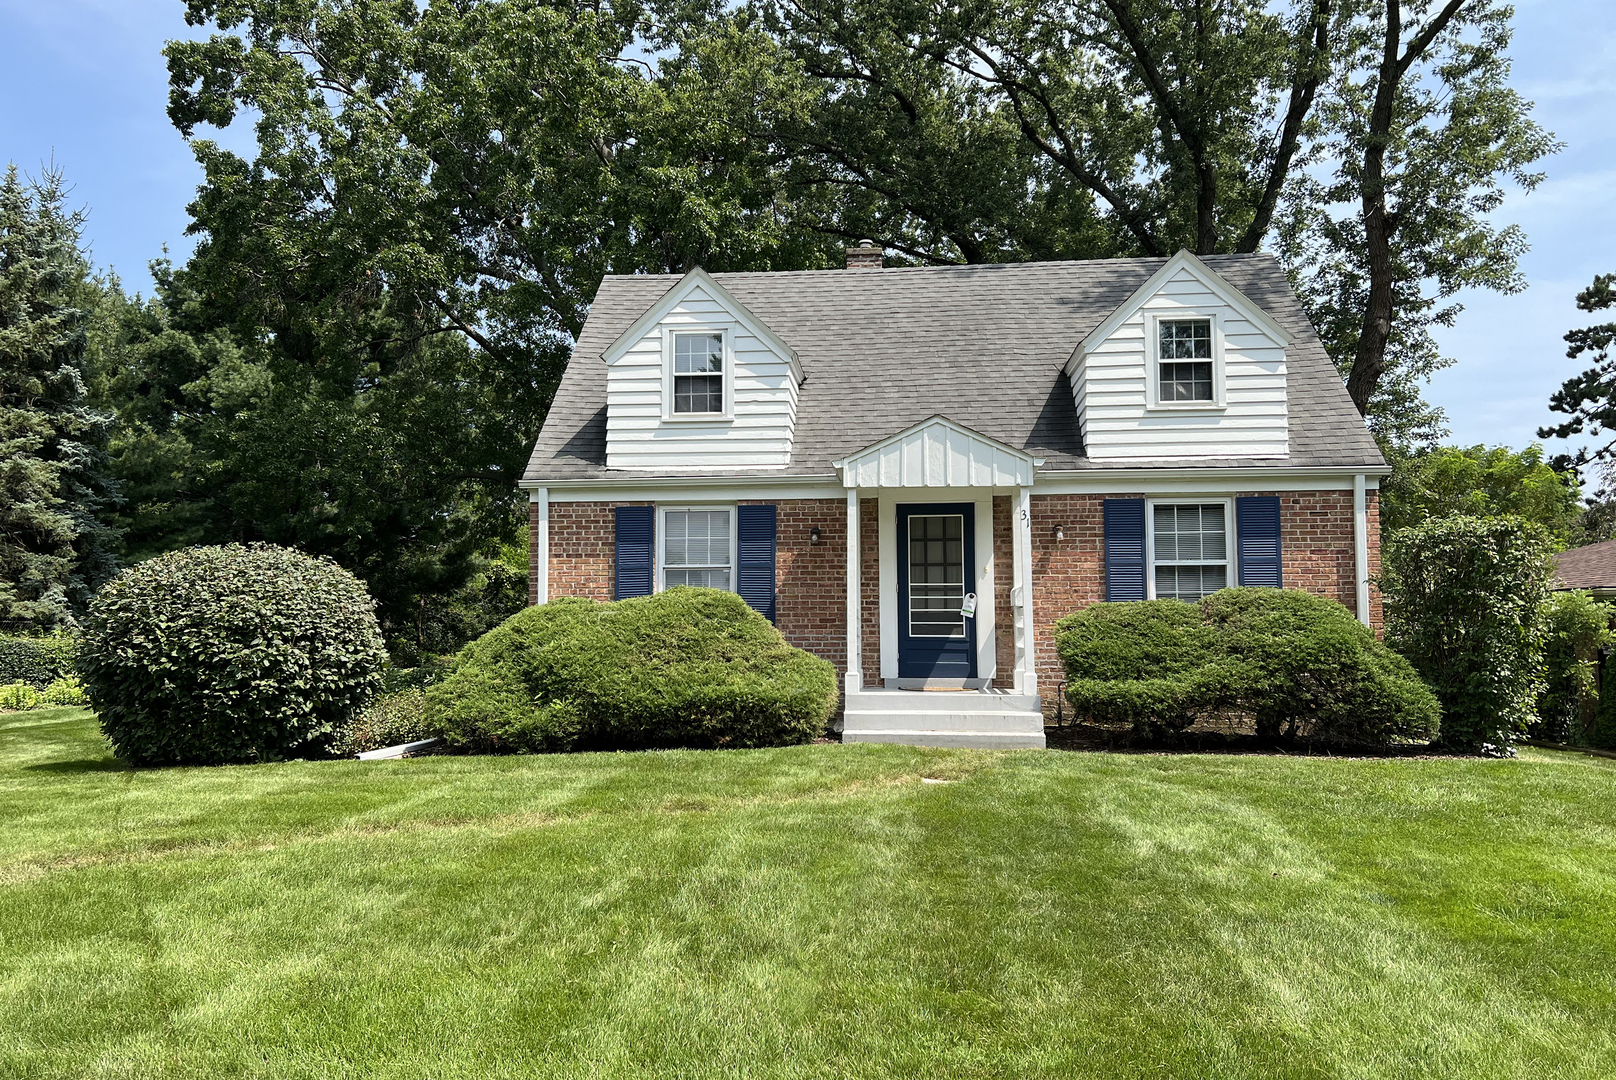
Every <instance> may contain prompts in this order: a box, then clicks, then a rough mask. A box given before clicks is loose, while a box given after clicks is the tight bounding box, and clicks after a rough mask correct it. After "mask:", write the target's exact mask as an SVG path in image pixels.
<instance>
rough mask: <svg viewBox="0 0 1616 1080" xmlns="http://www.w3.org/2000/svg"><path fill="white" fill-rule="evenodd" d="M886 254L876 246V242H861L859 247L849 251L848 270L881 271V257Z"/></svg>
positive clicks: (851, 248)
mask: <svg viewBox="0 0 1616 1080" xmlns="http://www.w3.org/2000/svg"><path fill="white" fill-rule="evenodd" d="M883 254H884V252H883V251H882V250H881V249H880V248H878V247H876V246H875V243H874V241H871V240H860V241H859V242H858V247H850V248H848V249H847V268H848V269H849V270H879V269H881V256H882V255H883Z"/></svg>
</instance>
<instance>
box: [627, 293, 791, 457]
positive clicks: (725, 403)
mask: <svg viewBox="0 0 1616 1080" xmlns="http://www.w3.org/2000/svg"><path fill="white" fill-rule="evenodd" d="M602 357H603V359H604V360H605V361H606V467H607V468H609V469H647V470H655V471H657V472H667V471H678V470H680V469H706V470H711V469H714V468H734V469H783V468H785V467H786V466H787V465H789V464H790V463H791V439H792V429H793V427H794V426H795V424H796V419H797V388H798V386H799V385H800V384H801V382H802V368H801V365H800V364H799V363H798V360H797V354H796V352H795V351H794V350H793V349H792V348H791V346H789V345H787V344H786V343H785V342H784V341H782V340H781V339H780V337H779V336H778V335H777V334H775V333H774V332H773V331H772V330H770V329H769V328H768V327H767V326H765V325H764V324H763V322H762V321H761V320H760V319H758V318H757V317H756V316H755V315H753V314H752V313H751V312H750V311H748V310H747V309H746V306H745V305H744V304H742V303H741V302H740V301H739V300H737V299H736V298H735V297H734V295H733V294H731V293H730V292H729V290H727V289H725V288H724V287H723V286H722V285H720V284H719V283H718V282H717V281H715V280H713V278H712V275H710V274H708V273H707V272H706V271H705V270H702V269H700V268H699V267H698V268H697V269H695V270H692V271H690V273H688V274H686V275H685V276H684V277H682V278H680V279H679V282H678V283H677V284H676V285H674V287H673V288H672V289H670V290H668V292H667V294H666V295H664V296H663V297H662V299H661V300H659V301H657V302H656V304H654V305H652V307H651V309H650V310H649V311H647V312H646V313H645V314H644V315H642V316H640V318H639V319H637V320H636V321H635V323H634V325H633V326H630V327H629V328H628V330H627V331H625V332H624V333H623V336H622V337H620V338H618V339H617V340H616V341H615V342H613V343H612V345H611V347H610V348H608V349H607V350H606V352H605V353H603V354H602Z"/></svg>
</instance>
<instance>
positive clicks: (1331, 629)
mask: <svg viewBox="0 0 1616 1080" xmlns="http://www.w3.org/2000/svg"><path fill="white" fill-rule="evenodd" d="M1200 606H1201V611H1202V614H1203V615H1204V616H1205V618H1206V620H1207V623H1208V625H1209V626H1210V627H1211V628H1212V630H1213V631H1214V633H1215V635H1216V638H1217V641H1218V645H1219V648H1220V650H1221V651H1222V654H1223V657H1224V660H1223V662H1222V664H1220V665H1219V667H1220V669H1221V671H1222V673H1223V679H1224V680H1225V681H1224V683H1223V691H1224V694H1225V695H1226V700H1227V701H1229V702H1230V703H1231V704H1232V706H1233V707H1235V708H1237V709H1238V710H1239V711H1240V712H1241V713H1243V714H1245V715H1248V716H1250V717H1251V718H1252V720H1253V721H1254V723H1255V725H1256V729H1257V735H1258V737H1259V738H1263V739H1268V740H1277V739H1303V740H1309V741H1320V742H1330V743H1341V744H1348V745H1382V744H1386V743H1389V742H1393V741H1406V740H1419V741H1425V742H1428V741H1430V740H1431V739H1433V738H1435V737H1436V735H1437V732H1438V730H1439V728H1440V719H1441V709H1440V707H1439V706H1438V704H1437V699H1436V697H1435V695H1433V694H1432V693H1431V689H1430V687H1428V686H1426V685H1425V683H1424V682H1422V681H1421V680H1420V677H1419V675H1417V674H1416V673H1415V671H1414V668H1413V666H1412V665H1410V664H1409V662H1408V661H1407V660H1405V659H1403V658H1402V657H1401V656H1399V655H1397V653H1395V652H1393V651H1392V650H1391V649H1390V648H1388V647H1387V646H1386V645H1385V644H1384V643H1383V642H1381V641H1379V640H1377V639H1376V638H1375V635H1374V633H1373V632H1372V631H1370V629H1369V628H1368V627H1367V626H1365V625H1364V624H1363V623H1361V622H1359V621H1358V620H1357V618H1356V617H1355V616H1354V615H1353V614H1352V612H1350V611H1348V610H1347V609H1346V608H1345V607H1343V606H1342V605H1341V604H1339V603H1337V602H1336V601H1334V600H1330V599H1327V598H1325V597H1322V596H1315V595H1313V594H1312V593H1307V592H1303V591H1301V590H1300V589H1250V588H1246V589H1224V590H1222V591H1220V592H1215V593H1213V594H1212V595H1211V596H1208V597H1207V598H1206V599H1205V600H1203V601H1201V605H1200Z"/></svg>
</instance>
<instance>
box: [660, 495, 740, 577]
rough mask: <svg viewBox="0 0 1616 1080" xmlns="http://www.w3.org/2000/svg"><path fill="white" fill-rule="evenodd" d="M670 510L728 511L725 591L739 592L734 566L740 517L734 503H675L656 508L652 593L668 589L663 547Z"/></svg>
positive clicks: (737, 574)
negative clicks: (727, 554)
mask: <svg viewBox="0 0 1616 1080" xmlns="http://www.w3.org/2000/svg"><path fill="white" fill-rule="evenodd" d="M670 510H672V511H675V512H679V511H685V510H728V511H729V589H728V590H726V591H728V592H739V591H740V590H739V589H738V588H737V587H736V586H737V585H738V582H737V581H736V578H738V577H739V576H740V567H739V566H737V565H736V562H737V561H738V560H737V555H738V553H739V551H740V546H741V545H740V529H739V525H738V521H737V519H738V518H739V517H740V515H739V514H738V513H737V512H736V504H735V503H677V504H675V503H670V504H668V505H663V504H661V503H658V504H657V508H656V566H655V567H654V572H653V574H652V575H651V587H652V591H654V592H662V591H663V590H664V589H666V588H667V587H668V586H667V582H666V581H665V580H664V571H666V570H667V569H668V559H667V554H666V549H665V545H666V544H667V540H668V511H670ZM674 569H676V570H678V569H683V568H682V567H674Z"/></svg>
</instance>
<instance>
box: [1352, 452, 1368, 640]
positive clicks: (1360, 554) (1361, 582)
mask: <svg viewBox="0 0 1616 1080" xmlns="http://www.w3.org/2000/svg"><path fill="white" fill-rule="evenodd" d="M1352 556H1353V563H1354V567H1353V569H1354V575H1353V576H1354V579H1355V580H1356V582H1357V586H1358V589H1357V591H1358V621H1359V622H1361V623H1363V624H1364V625H1365V626H1368V625H1369V497H1368V495H1367V493H1366V491H1365V484H1364V474H1363V473H1358V474H1357V475H1356V476H1354V477H1353V478H1352Z"/></svg>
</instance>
